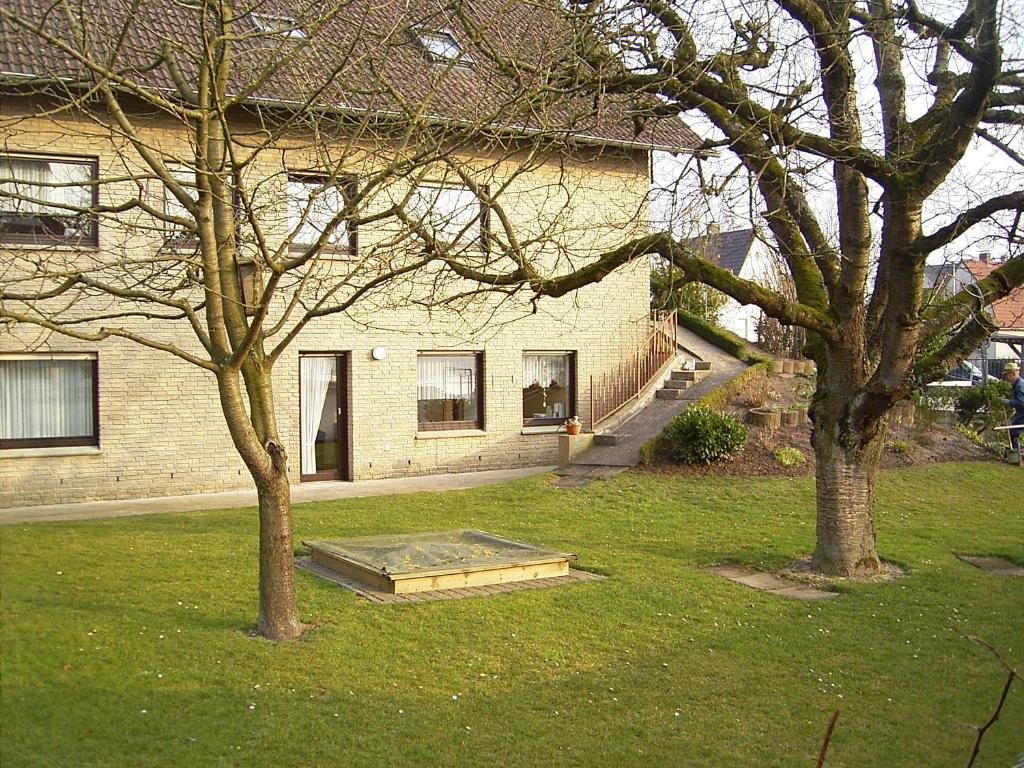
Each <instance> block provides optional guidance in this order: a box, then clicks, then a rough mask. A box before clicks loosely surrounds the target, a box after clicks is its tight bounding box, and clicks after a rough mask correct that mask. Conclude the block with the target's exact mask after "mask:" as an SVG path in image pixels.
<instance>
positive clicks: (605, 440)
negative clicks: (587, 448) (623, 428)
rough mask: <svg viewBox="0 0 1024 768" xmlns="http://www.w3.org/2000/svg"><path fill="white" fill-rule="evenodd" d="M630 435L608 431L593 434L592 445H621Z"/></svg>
mask: <svg viewBox="0 0 1024 768" xmlns="http://www.w3.org/2000/svg"><path fill="white" fill-rule="evenodd" d="M630 437H631V436H630V435H616V434H613V433H610V432H609V433H606V434H603V435H594V445H621V444H622V443H624V442H625V441H626V440H629V438H630Z"/></svg>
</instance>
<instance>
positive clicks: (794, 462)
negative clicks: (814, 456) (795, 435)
mask: <svg viewBox="0 0 1024 768" xmlns="http://www.w3.org/2000/svg"><path fill="white" fill-rule="evenodd" d="M775 459H776V461H778V462H779V464H781V465H782V466H784V467H798V466H800V465H801V464H803V463H804V462H805V461H807V457H806V456H804V452H803V451H801V450H800V449H799V448H790V447H788V446H786V447H784V448H779V450H777V451H776V452H775Z"/></svg>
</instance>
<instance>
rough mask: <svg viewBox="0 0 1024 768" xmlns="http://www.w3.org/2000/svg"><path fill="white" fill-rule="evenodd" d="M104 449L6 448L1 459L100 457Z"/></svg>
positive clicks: (95, 447) (90, 446)
mask: <svg viewBox="0 0 1024 768" xmlns="http://www.w3.org/2000/svg"><path fill="white" fill-rule="evenodd" d="M102 453H103V449H102V448H100V447H99V446H96V445H64V446H54V447H51V448H4V449H0V459H31V458H36V457H44V456H45V457H49V456H99V455H100V454H102Z"/></svg>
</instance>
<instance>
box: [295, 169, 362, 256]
mask: <svg viewBox="0 0 1024 768" xmlns="http://www.w3.org/2000/svg"><path fill="white" fill-rule="evenodd" d="M354 184H355V179H354V178H352V177H350V176H346V177H343V178H339V179H335V180H334V181H333V182H331V181H330V180H329V179H327V178H324V177H319V176H308V175H293V176H290V177H289V178H288V189H287V199H288V231H289V232H290V233H292V249H294V250H304V249H305V248H306V247H308V246H310V245H312V244H313V243H315V242H316V241H317V239H319V237H320V236H321V235H322V234H323V233H324V232H325V231H326V230H327V228H328V227H329V226H330V223H331V221H332V220H333V219H334V217H335V216H337V215H338V214H339V213H340V212H341V211H342V210H344V208H345V204H346V202H347V201H348V199H349V196H350V195H351V194H352V189H353V185H354ZM339 249H340V250H349V251H351V252H353V253H355V250H356V232H355V227H353V226H350V225H347V224H346V222H344V221H342V222H339V223H338V224H336V225H335V226H334V228H333V229H332V230H331V232H330V234H329V235H328V237H327V243H326V245H325V249H324V250H325V251H326V252H330V251H332V250H339Z"/></svg>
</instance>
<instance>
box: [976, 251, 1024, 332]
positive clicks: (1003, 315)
mask: <svg viewBox="0 0 1024 768" xmlns="http://www.w3.org/2000/svg"><path fill="white" fill-rule="evenodd" d="M963 265H964V269H966V270H967V271H968V272H970V274H971V277H972V278H974V281H975V282H978V281H979V280H984V279H985V278H986V277H988V276H989V275H990V274H991V273H992V272H993V271H994V270H995V269H996V268H997V267H998V266H999V265H998V264H993V263H992V262H988V261H964V262H963ZM991 309H992V314H993V316H994V317H995V321H996V325H998V326H999V327H1000V328H1001V329H1002V330H1004V331H1019V330H1024V285H1022V286H1019V287H1017V288H1015V289H1014V290H1013V291H1011V292H1010V295H1009V296H1005V297H1003V298H1002V299H1000V300H999V301H997V302H995V303H993V304H992V307H991Z"/></svg>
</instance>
